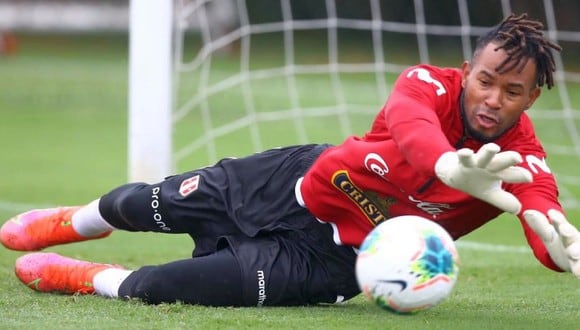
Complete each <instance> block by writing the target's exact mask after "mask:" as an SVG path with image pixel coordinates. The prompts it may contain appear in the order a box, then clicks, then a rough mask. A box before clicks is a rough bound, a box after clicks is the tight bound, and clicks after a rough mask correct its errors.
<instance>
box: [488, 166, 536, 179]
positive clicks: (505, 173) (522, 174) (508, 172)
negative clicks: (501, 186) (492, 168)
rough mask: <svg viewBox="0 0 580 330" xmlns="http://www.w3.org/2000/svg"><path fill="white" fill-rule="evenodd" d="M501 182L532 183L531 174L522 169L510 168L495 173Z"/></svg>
mask: <svg viewBox="0 0 580 330" xmlns="http://www.w3.org/2000/svg"><path fill="white" fill-rule="evenodd" d="M496 174H497V176H498V177H499V178H500V179H501V180H502V181H503V182H508V183H521V182H532V180H533V179H532V173H530V171H528V170H527V169H525V168H523V167H518V166H512V167H508V168H506V169H504V170H501V171H500V172H497V173H496Z"/></svg>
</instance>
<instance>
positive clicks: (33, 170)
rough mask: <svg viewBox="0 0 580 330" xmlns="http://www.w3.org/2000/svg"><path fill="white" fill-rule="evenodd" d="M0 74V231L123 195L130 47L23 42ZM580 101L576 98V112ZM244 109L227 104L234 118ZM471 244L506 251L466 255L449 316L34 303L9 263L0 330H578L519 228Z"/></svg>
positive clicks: (311, 127) (173, 251)
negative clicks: (10, 222) (0, 222)
mask: <svg viewBox="0 0 580 330" xmlns="http://www.w3.org/2000/svg"><path fill="white" fill-rule="evenodd" d="M224 61H225V60H224ZM226 62H227V61H226ZM224 67H226V68H227V63H225V64H224ZM0 72H1V73H2V76H3V79H0V91H1V92H0V145H1V147H2V148H1V150H2V153H1V157H0V160H1V161H0V173H1V175H0V219H7V218H9V217H10V216H12V215H14V214H15V213H18V212H21V211H24V210H26V209H28V208H32V207H39V206H55V205H71V204H82V203H86V202H88V201H90V200H92V199H94V198H96V197H98V196H100V195H101V194H103V193H105V192H107V191H108V190H109V189H111V188H113V187H115V186H117V185H119V184H121V183H124V182H125V181H126V178H127V159H126V154H127V151H126V150H127V141H126V135H127V134H126V127H127V83H128V82H127V76H128V69H127V50H126V38H125V37H123V36H111V37H99V36H77V37H65V36H56V37H55V36H23V37H21V40H20V52H19V54H18V55H17V56H15V57H7V58H0ZM314 80H315V82H313V85H310V88H308V87H309V86H305V88H303V90H304V93H305V95H306V96H305V98H306V99H305V102H310V103H316V102H320V100H319V99H318V96H320V93H318V92H317V88H320V86H324V85H325V84H326V82H325V81H324V79H322V78H320V79H314ZM351 80H352V83H351V85H348V86H346V87H345V89H346V90H356V93H353V95H351V96H349V97H352V98H356V97H363V96H365V95H366V94H361V93H365V91H364V90H365V86H370V84H369V83H368V82H364V81H362V80H361V79H357V78H355V77H352V79H351ZM351 80H347V83H348V82H349V81H351ZM303 87H304V86H303ZM351 87H352V88H351ZM283 89H284V87H283V86H278V85H276V84H273V83H272V84H267V83H266V84H263V85H260V90H261V91H262V93H263V94H267V95H268V97H269V98H266V99H260V100H261V101H260V102H262V103H263V104H262V103H260V104H261V107H268V106H269V105H271V106H272V107H275V106H276V105H277V104H280V108H283V107H284V100H283V99H280V98H278V97H277V96H276V95H278V94H277V93H282V92H280V90H283ZM577 91H578V90H577ZM546 94H548V93H546ZM549 94H552V95H553V94H556V93H553V92H550V93H549ZM579 94H580V93H578V92H576V93H573V92H571V95H573V97H576V98H577V97H578V96H577V95H579ZM371 95H372V94H371ZM320 97H323V96H320ZM556 97H557V96H556ZM281 98H282V96H281ZM369 100H370V101H369V104H372V103H375V102H376V103H377V104H376V107H377V109H378V107H380V102H379V101H378V99H377V98H376V95H375V96H373V97H371V98H369ZM220 102H224V100H220ZM381 102H382V101H381ZM542 102H544V103H543V105H545V106H546V107H553V108H558V100H557V99H555V98H554V96H547V97H546V99H545V101H542ZM574 102H577V100H576V101H574ZM575 104H576V106H575V107H576V108H578V103H575ZM235 106H236V105H235V104H233V105H231V104H230V105H228V104H227V103H224V107H226V108H227V109H233V108H235ZM228 111H229V110H228ZM231 111H234V110H231ZM215 116H216V120H218V119H219V118H220V117H223V118H224V120H230V119H231V118H230V117H231V116H232V113H231V112H227V111H225V110H224V112H220V113H216V114H215ZM350 120H351V121H352V123H353V127H354V129H355V130H363V129H366V127H367V126H368V125H369V123H370V120H371V118H370V117H369V116H363V115H361V116H352V117H351V118H350ZM306 124H307V130H308V131H309V132H311V136H312V139H313V140H320V141H325V140H330V142H338V141H340V139H341V138H342V137H341V136H340V133H339V132H337V128H336V127H337V125H339V123H338V122H337V121H334V122H329V121H325V120H310V119H307V121H306ZM292 125H293V123H285V124H284V123H269V124H268V125H265V126H261V128H260V129H261V130H262V131H263V134H264V135H265V136H266V137H268V138H267V140H268V141H266V144H284V143H288V142H287V141H292V139H293V138H294V137H293V136H286V134H288V135H290V134H293V133H292V129H288V126H290V127H291V128H292V127H293V126H292ZM538 126H539V127H538V129H539V132H540V133H541V136H542V137H543V138H546V139H548V140H550V141H552V143H554V144H567V145H571V142H568V141H567V139H568V136H569V134H567V132H566V131H565V130H563V129H561V127H563V120H559V121H545V122H544V121H542V122H540V123H538ZM554 127H556V128H554ZM188 133H189V135H188ZM194 133H195V130H190V131H189V132H183V131H179V132H178V133H177V138H178V140H179V141H186V140H187V139H191V136H193V135H194ZM247 138H248V133H247V132H243V131H242V132H236V133H235V134H232V135H231V136H225V137H223V139H222V140H221V142H220V145H219V146H220V148H221V149H219V150H220V153H224V154H225V155H228V154H230V155H231V154H236V155H243V154H245V153H247V152H251V147H248V146H247V145H246V141H247V140H243V139H247ZM200 157H201V156H200ZM554 159H555V162H554V164H553V168H556V169H558V173H559V171H560V169H562V171H568V172H569V173H572V174H574V173H575V172H574V171H575V169H576V166H575V164H576V162H577V159H576V158H575V157H570V156H564V155H561V156H560V155H559V156H557V157H554ZM187 161H188V162H189V163H187V162H185V164H183V165H182V167H183V168H182V169H188V168H189V167H194V166H199V165H202V164H203V160H202V159H198V158H196V157H191V158H188V159H187ZM565 187H566V192H565V194H566V195H567V196H571V198H573V199H575V198H576V197H575V196H579V195H580V193H579V191H578V190H579V189H578V188H577V187H575V186H574V185H572V184H570V185H566V186H565ZM570 217H571V219H572V220H573V221H575V222H576V223H577V221H576V219H578V218H579V217H580V214H579V213H578V211H576V210H572V211H571V212H570ZM462 241H466V242H476V243H483V244H488V245H487V246H489V245H491V244H496V245H498V246H500V247H506V246H507V247H508V249H507V251H505V252H500V251H487V250H482V249H478V248H474V247H472V246H470V245H461V244H460V245H459V252H460V255H461V259H462V263H461V267H460V275H459V280H458V282H457V285H456V287H455V290H454V292H453V294H452V295H451V297H449V299H448V300H447V301H445V302H444V303H442V304H441V305H440V306H437V307H436V308H434V309H432V310H429V311H426V312H423V313H420V314H417V315H413V316H399V315H394V314H390V313H388V312H385V311H382V310H379V309H378V308H377V307H375V306H373V305H371V304H370V303H367V302H366V301H365V300H364V299H363V298H362V297H360V296H359V297H356V298H355V299H353V300H351V301H349V302H348V303H346V304H343V305H329V306H326V305H325V306H315V307H294V308H261V309H258V308H209V307H201V306H187V305H180V304H175V305H159V306H148V305H144V304H141V303H139V302H137V301H130V302H125V301H118V300H109V299H103V298H100V297H95V296H73V297H69V296H59V295H50V294H38V293H35V292H33V291H32V290H29V289H27V288H26V287H24V286H23V285H22V284H21V283H19V282H18V280H17V279H16V277H15V276H14V274H13V264H14V260H15V259H16V258H17V257H18V256H20V255H22V253H19V252H13V251H8V250H6V249H0V329H14V328H22V329H36V328H50V329H52V328H54V329H56V328H61V329H73V328H77V329H78V328H83V329H85V328H87V329H92V328H95V329H97V328H98V329H103V328H107V329H108V328H116V329H178V328H204V329H214V328H223V329H250V328H252V329H256V328H277V329H324V328H329V329H331V328H332V329H385V328H387V329H424V328H430V329H546V328H554V329H565V328H570V329H571V328H577V327H578V323H579V322H580V315H579V313H578V311H579V310H580V300H579V299H578V297H580V286H579V285H578V284H579V283H578V281H577V280H576V279H574V278H572V276H570V275H569V274H558V273H553V272H550V271H548V270H546V269H544V268H543V267H542V266H540V265H539V264H538V263H537V262H536V261H535V259H534V258H533V256H532V255H531V253H529V252H526V251H523V252H522V249H523V247H524V246H525V242H524V239H523V234H522V233H521V229H520V227H519V224H518V222H517V221H516V220H515V218H513V217H508V216H506V217H501V218H499V219H497V220H496V221H494V222H492V223H490V224H489V225H487V226H485V227H484V228H482V229H481V230H479V231H477V232H475V233H473V234H471V235H469V236H467V237H466V238H465V239H462ZM191 249H192V242H191V240H190V239H189V238H188V237H186V236H169V235H159V234H142V233H139V234H137V233H120V232H119V233H114V234H113V235H112V236H111V237H110V238H107V239H106V240H103V241H92V242H85V243H79V244H71V245H68V246H60V247H55V248H51V249H49V250H50V251H57V252H59V253H62V254H65V255H67V256H72V257H76V258H84V259H89V260H93V261H100V262H112V263H119V264H123V265H125V266H127V267H130V268H136V267H139V266H141V265H146V264H158V263H164V262H167V261H171V260H175V259H179V258H188V257H189V255H190V252H191Z"/></svg>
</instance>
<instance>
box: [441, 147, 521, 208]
mask: <svg viewBox="0 0 580 330" xmlns="http://www.w3.org/2000/svg"><path fill="white" fill-rule="evenodd" d="M499 151H500V148H499V146H498V145H497V144H495V143H488V144H485V145H483V146H482V147H481V148H480V149H479V151H478V152H477V153H475V154H474V153H473V150H471V149H467V148H464V149H460V150H457V151H449V152H446V153H444V154H443V155H441V157H439V159H438V160H437V163H436V164H435V174H436V175H437V177H438V178H439V179H440V180H441V181H443V183H445V184H446V185H448V186H450V187H452V188H455V189H458V190H461V191H463V192H465V193H468V194H470V195H471V196H473V197H476V198H479V199H481V200H483V201H486V202H488V203H489V204H492V205H494V206H495V207H497V208H499V209H501V210H504V211H506V212H509V213H513V214H518V213H519V212H520V210H521V208H522V204H521V203H520V201H519V200H518V199H517V198H516V197H515V196H514V195H512V194H511V193H509V192H507V191H505V190H503V189H502V188H501V183H502V181H504V182H508V183H519V182H532V174H531V173H530V171H528V170H527V169H525V168H523V167H518V166H514V165H516V164H519V163H521V162H522V156H521V155H520V154H519V153H517V152H515V151H504V152H499Z"/></svg>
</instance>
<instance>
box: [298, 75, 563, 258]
mask: <svg viewBox="0 0 580 330" xmlns="http://www.w3.org/2000/svg"><path fill="white" fill-rule="evenodd" d="M461 90H462V87H461V71H459V70H457V69H451V68H439V67H435V66H429V65H419V66H415V67H411V68H408V69H407V70H405V71H404V72H403V73H402V74H401V75H400V76H399V78H398V79H397V81H396V83H395V85H394V87H393V90H392V91H391V95H390V97H389V99H388V101H387V102H386V104H385V106H384V107H383V109H382V110H381V111H380V112H379V113H378V115H377V116H376V119H375V121H374V123H373V125H372V128H371V130H370V131H369V132H368V133H366V134H365V135H364V136H362V137H355V136H352V137H349V138H348V139H346V140H345V141H344V142H343V143H342V144H340V145H338V146H335V147H331V148H330V149H328V150H326V151H325V152H324V153H323V154H322V155H321V156H320V157H319V158H318V160H317V161H316V162H315V163H314V164H313V165H312V167H311V168H310V170H309V171H308V172H307V173H306V175H305V176H304V178H303V181H302V183H301V184H300V185H299V190H298V192H299V198H300V197H301V198H302V200H303V203H304V205H305V206H306V207H307V208H308V210H309V211H310V212H311V213H312V214H313V215H314V216H316V217H317V218H318V219H319V220H320V221H323V222H328V223H331V224H332V226H333V228H334V230H335V241H336V242H337V243H338V244H345V245H350V246H354V247H358V246H360V244H361V243H362V241H363V239H364V238H365V237H366V235H367V234H368V233H369V231H370V230H372V229H373V227H375V226H376V225H377V224H378V223H380V222H382V221H384V220H386V219H388V218H391V217H395V216H399V215H418V216H422V217H426V218H429V219H432V220H433V221H435V222H437V223H439V224H440V225H442V226H443V227H444V228H445V229H446V230H447V231H449V233H450V234H451V236H452V237H453V238H454V239H458V238H459V237H461V236H463V235H465V234H467V233H469V232H471V231H473V230H475V229H477V228H479V227H480V226H482V225H483V224H485V223H486V222H488V221H490V220H492V219H494V218H496V217H497V216H498V215H499V214H501V213H502V211H501V210H499V209H497V208H496V207H494V206H492V205H490V204H487V203H485V202H483V201H481V200H478V199H476V198H474V197H471V196H470V195H467V194H465V193H463V192H461V191H458V190H455V189H453V188H451V187H448V186H447V185H445V184H444V183H442V182H441V181H439V179H437V177H436V176H435V173H434V167H435V162H436V161H437V159H438V158H439V156H441V154H443V153H444V152H447V151H453V150H456V149H459V148H470V149H473V150H475V151H476V150H478V149H479V148H480V147H481V146H482V145H483V144H482V143H481V142H479V141H476V140H474V139H471V138H469V137H467V136H466V135H465V129H464V125H463V122H462V119H461V112H460V98H461ZM494 142H495V143H497V144H498V145H499V146H500V147H501V150H502V151H506V150H514V151H517V152H519V153H520V154H521V155H522V156H523V158H524V162H523V163H522V164H520V165H519V166H522V167H525V168H527V169H529V170H530V172H531V173H532V175H533V178H534V181H533V183H525V184H504V189H505V190H507V191H509V192H511V193H512V194H514V195H515V196H516V197H517V198H518V199H519V200H520V202H521V203H522V212H523V210H526V209H535V210H538V211H540V212H543V213H546V212H547V210H548V209H551V208H554V209H557V210H560V211H562V208H561V206H560V204H559V203H558V200H557V196H558V191H557V186H556V183H555V180H554V177H553V175H552V173H551V172H550V169H549V168H548V166H547V165H546V162H545V160H544V159H545V156H546V154H545V152H544V150H543V148H542V146H541V144H540V142H539V140H538V139H537V137H536V135H535V133H534V128H533V126H532V123H531V121H530V119H529V117H528V116H527V115H526V114H525V113H524V114H523V115H522V116H521V118H520V119H519V121H518V122H517V123H516V124H515V126H514V127H512V128H511V129H510V130H508V131H507V132H506V133H505V134H503V135H502V136H501V137H500V138H499V139H497V140H496V141H494ZM300 195H301V196H300ZM522 212H520V214H518V218H519V219H520V222H521V223H522V226H523V229H524V233H525V235H526V238H527V241H528V243H529V244H530V246H531V248H532V249H533V251H534V254H535V256H536V257H537V258H538V260H539V261H540V262H541V263H543V264H544V265H545V266H547V267H549V268H551V269H554V270H560V269H559V268H558V267H557V266H556V265H555V264H554V263H553V261H552V260H551V259H550V257H549V255H548V253H547V251H546V249H545V247H544V245H543V243H542V241H541V239H540V238H539V237H538V236H537V235H536V234H535V233H534V232H533V231H532V230H531V228H529V227H528V226H527V224H526V223H525V220H524V219H523V217H522Z"/></svg>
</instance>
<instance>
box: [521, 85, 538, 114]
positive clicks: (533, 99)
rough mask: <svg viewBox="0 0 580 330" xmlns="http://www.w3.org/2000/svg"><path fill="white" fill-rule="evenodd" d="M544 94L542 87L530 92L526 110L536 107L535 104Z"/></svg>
mask: <svg viewBox="0 0 580 330" xmlns="http://www.w3.org/2000/svg"><path fill="white" fill-rule="evenodd" d="M541 93H542V89H541V88H540V87H534V88H533V89H532V90H531V91H530V99H529V100H528V103H526V105H525V107H524V110H528V109H529V108H531V107H532V105H534V102H536V100H537V99H538V97H539V96H540V94H541Z"/></svg>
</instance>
